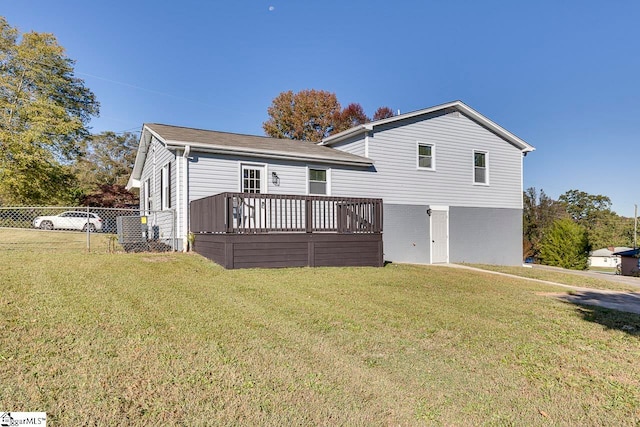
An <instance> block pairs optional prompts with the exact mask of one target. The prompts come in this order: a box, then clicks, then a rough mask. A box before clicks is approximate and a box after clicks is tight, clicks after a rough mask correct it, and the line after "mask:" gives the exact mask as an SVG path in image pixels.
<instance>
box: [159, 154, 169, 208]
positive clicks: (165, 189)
mask: <svg viewBox="0 0 640 427" xmlns="http://www.w3.org/2000/svg"><path fill="white" fill-rule="evenodd" d="M160 208H161V209H162V210H163V211H164V210H169V209H171V163H167V164H166V165H164V166H162V169H161V170H160Z"/></svg>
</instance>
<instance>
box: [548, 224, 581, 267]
mask: <svg viewBox="0 0 640 427" xmlns="http://www.w3.org/2000/svg"><path fill="white" fill-rule="evenodd" d="M590 249H591V248H590V245H589V239H588V237H587V231H586V230H585V229H584V227H582V226H581V225H579V224H576V223H575V222H574V221H573V220H571V219H569V218H565V219H559V220H556V221H555V222H554V223H553V224H551V226H550V227H549V228H548V229H547V230H546V232H545V233H544V236H543V238H542V241H541V245H540V259H541V261H542V263H543V264H546V265H553V266H557V267H563V268H570V269H572V270H585V269H586V268H587V267H588V266H589V263H588V259H589V251H590Z"/></svg>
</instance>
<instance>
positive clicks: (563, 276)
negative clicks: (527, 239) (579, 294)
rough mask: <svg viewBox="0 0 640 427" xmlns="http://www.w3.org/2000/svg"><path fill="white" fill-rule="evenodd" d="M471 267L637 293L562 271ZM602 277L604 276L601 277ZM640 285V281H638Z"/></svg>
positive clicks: (592, 278)
mask: <svg viewBox="0 0 640 427" xmlns="http://www.w3.org/2000/svg"><path fill="white" fill-rule="evenodd" d="M469 266H471V267H476V268H481V269H483V270H489V271H497V272H499V273H507V274H513V275H514V276H520V277H526V278H529V279H540V280H547V281H549V282H556V283H562V284H565V285H571V286H579V287H583V288H594V289H607V290H613V291H635V292H637V291H639V289H638V287H637V286H632V285H627V284H624V283H616V282H613V281H610V280H607V279H606V278H602V279H598V278H595V277H586V276H581V275H577V274H571V273H563V272H562V271H553V270H543V269H540V268H531V267H511V266H503V265H486V264H469ZM603 276H604V275H603ZM638 284H639V285H640V280H638Z"/></svg>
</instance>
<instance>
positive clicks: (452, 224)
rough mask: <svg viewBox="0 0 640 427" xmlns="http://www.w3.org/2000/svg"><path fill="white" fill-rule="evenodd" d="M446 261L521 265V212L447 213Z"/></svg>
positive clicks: (481, 210)
mask: <svg viewBox="0 0 640 427" xmlns="http://www.w3.org/2000/svg"><path fill="white" fill-rule="evenodd" d="M449 261H450V262H453V263H456V262H468V263H479V264H495V265H522V210H521V209H499V208H469V207H454V206H452V207H451V208H450V210H449Z"/></svg>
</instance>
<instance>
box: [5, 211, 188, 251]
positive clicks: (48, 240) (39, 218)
mask: <svg viewBox="0 0 640 427" xmlns="http://www.w3.org/2000/svg"><path fill="white" fill-rule="evenodd" d="M175 224H176V218H175V211H173V210H164V211H148V212H142V211H140V210H139V209H119V208H99V207H86V206H84V207H51V206H48V207H41V206H29V207H0V250H30V249H33V250H36V249H37V250H38V251H42V250H47V249H50V250H87V251H106V252H169V251H174V250H177V249H178V245H177V240H176V233H175V229H176V227H175Z"/></svg>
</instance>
